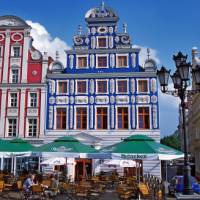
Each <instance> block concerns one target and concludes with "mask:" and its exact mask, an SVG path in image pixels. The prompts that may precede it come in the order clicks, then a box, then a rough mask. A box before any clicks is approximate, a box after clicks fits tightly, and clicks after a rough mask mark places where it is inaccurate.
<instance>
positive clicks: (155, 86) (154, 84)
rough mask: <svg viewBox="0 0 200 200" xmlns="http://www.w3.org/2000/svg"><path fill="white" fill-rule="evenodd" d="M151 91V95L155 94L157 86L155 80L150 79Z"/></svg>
mask: <svg viewBox="0 0 200 200" xmlns="http://www.w3.org/2000/svg"><path fill="white" fill-rule="evenodd" d="M151 91H152V92H153V93H155V92H156V91H157V84H156V79H155V78H152V79H151Z"/></svg>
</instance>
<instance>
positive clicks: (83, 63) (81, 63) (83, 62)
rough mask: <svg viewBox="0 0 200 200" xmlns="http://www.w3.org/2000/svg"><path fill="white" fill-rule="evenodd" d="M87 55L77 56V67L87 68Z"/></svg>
mask: <svg viewBox="0 0 200 200" xmlns="http://www.w3.org/2000/svg"><path fill="white" fill-rule="evenodd" d="M87 66H88V63H87V56H77V67H78V68H79V69H84V68H87Z"/></svg>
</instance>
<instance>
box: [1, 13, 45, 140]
mask: <svg viewBox="0 0 200 200" xmlns="http://www.w3.org/2000/svg"><path fill="white" fill-rule="evenodd" d="M30 30H31V27H30V26H29V25H28V24H27V23H26V22H25V21H24V20H22V19H20V18H19V17H16V16H1V17H0V127H1V132H0V137H1V138H12V137H17V136H19V137H23V138H30V140H32V139H33V140H34V139H35V138H38V137H40V138H42V137H43V135H44V127H45V107H46V105H45V98H46V95H45V94H46V84H45V81H46V80H45V78H46V71H47V68H48V58H47V55H46V54H44V55H42V54H41V52H39V51H38V50H36V49H35V48H34V47H33V46H32V41H33V39H32V37H31V36H30Z"/></svg>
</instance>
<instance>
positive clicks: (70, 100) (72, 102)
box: [69, 96, 74, 104]
mask: <svg viewBox="0 0 200 200" xmlns="http://www.w3.org/2000/svg"><path fill="white" fill-rule="evenodd" d="M69 102H70V104H74V97H73V96H71V97H70V98H69Z"/></svg>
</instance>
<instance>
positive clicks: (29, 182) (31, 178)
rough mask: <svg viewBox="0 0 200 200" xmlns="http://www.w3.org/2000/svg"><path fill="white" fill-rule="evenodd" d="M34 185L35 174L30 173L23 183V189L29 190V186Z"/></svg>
mask: <svg viewBox="0 0 200 200" xmlns="http://www.w3.org/2000/svg"><path fill="white" fill-rule="evenodd" d="M33 185H36V182H35V174H30V175H29V176H28V177H27V179H26V180H25V181H24V183H23V188H24V190H25V191H30V188H31V186H33Z"/></svg>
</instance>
